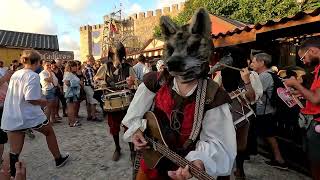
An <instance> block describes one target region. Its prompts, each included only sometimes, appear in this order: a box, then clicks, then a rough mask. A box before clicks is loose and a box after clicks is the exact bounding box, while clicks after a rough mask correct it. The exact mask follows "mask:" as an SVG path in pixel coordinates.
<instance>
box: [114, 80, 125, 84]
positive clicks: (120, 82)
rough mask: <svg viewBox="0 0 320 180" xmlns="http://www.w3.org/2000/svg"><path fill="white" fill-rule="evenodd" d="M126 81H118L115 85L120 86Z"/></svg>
mask: <svg viewBox="0 0 320 180" xmlns="http://www.w3.org/2000/svg"><path fill="white" fill-rule="evenodd" d="M126 81H127V80H123V81H119V82H117V83H115V84H116V85H117V84H122V83H124V82H126Z"/></svg>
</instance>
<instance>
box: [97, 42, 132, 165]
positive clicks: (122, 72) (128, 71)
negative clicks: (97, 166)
mask: <svg viewBox="0 0 320 180" xmlns="http://www.w3.org/2000/svg"><path fill="white" fill-rule="evenodd" d="M112 50H113V52H109V56H110V58H112V62H111V61H109V62H107V63H106V64H103V65H102V66H101V67H100V69H99V70H98V72H97V74H96V76H95V79H100V80H101V79H104V82H105V83H106V84H107V86H108V87H110V89H112V90H114V91H120V90H123V89H125V88H126V86H117V85H116V83H118V82H125V81H126V79H127V78H128V77H131V78H133V79H136V75H135V73H134V70H133V68H132V67H131V65H129V64H128V63H126V62H124V61H125V59H124V58H125V49H124V46H123V45H122V44H121V43H119V44H117V45H116V47H115V48H113V49H112ZM116 61H117V62H116ZM122 84H123V83H122ZM134 89H135V85H133V86H132V87H130V90H131V91H132V92H133V93H134V91H135V90H134ZM100 97H101V96H100ZM125 114H126V110H120V111H115V112H108V113H106V116H107V123H108V125H109V128H110V134H111V135H112V136H113V140H114V143H115V146H116V149H115V152H114V155H113V158H112V159H113V160H114V161H117V160H119V157H120V150H121V148H120V144H119V132H120V126H121V121H122V119H123V117H124V116H125ZM129 145H130V144H129ZM130 150H131V151H133V146H132V145H130Z"/></svg>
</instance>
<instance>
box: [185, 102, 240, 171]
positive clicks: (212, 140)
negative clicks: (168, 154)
mask: <svg viewBox="0 0 320 180" xmlns="http://www.w3.org/2000/svg"><path fill="white" fill-rule="evenodd" d="M236 152H237V144H236V132H235V129H234V126H233V121H232V115H231V112H230V109H229V105H228V104H227V103H225V104H223V105H220V106H218V107H215V108H213V109H210V110H208V111H206V113H205V116H204V119H203V122H202V131H201V132H200V140H199V141H198V143H197V145H196V149H195V150H194V151H191V152H189V154H188V155H187V156H186V159H187V160H189V161H194V160H201V161H202V162H203V163H204V166H205V169H206V172H207V173H208V174H209V175H211V176H226V175H230V174H231V171H232V168H233V163H234V160H235V157H236Z"/></svg>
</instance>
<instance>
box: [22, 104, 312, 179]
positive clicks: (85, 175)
mask: <svg viewBox="0 0 320 180" xmlns="http://www.w3.org/2000/svg"><path fill="white" fill-rule="evenodd" d="M83 105H84V104H83ZM81 109H82V111H81V117H83V118H81V122H82V124H83V125H82V126H81V127H78V128H69V127H68V126H67V122H66V120H64V122H63V123H61V124H57V125H55V126H54V129H55V132H56V135H57V137H58V141H59V144H60V148H61V150H62V152H68V153H70V154H71V157H72V158H71V161H70V162H68V163H67V164H66V166H65V167H63V168H61V169H56V168H55V166H54V161H53V158H52V157H51V155H50V153H49V150H48V149H47V146H46V143H45V137H44V136H42V135H41V134H39V133H35V135H36V138H35V139H33V140H31V139H29V138H28V137H27V138H26V142H25V145H24V149H23V153H22V156H21V158H22V159H23V160H24V161H25V162H26V164H27V176H28V180H128V179H131V167H130V163H129V148H128V146H127V144H126V143H125V142H123V141H122V143H121V145H122V149H123V155H122V157H121V159H120V161H119V162H113V161H111V157H112V153H113V150H114V146H113V142H112V138H111V136H109V135H108V133H107V129H108V128H107V125H106V123H105V122H100V123H97V122H87V121H86V120H85V118H84V117H85V111H84V107H82V108H81ZM263 161H264V158H262V157H261V156H257V157H255V158H253V159H251V160H250V161H249V162H247V163H246V165H245V167H246V171H247V177H248V180H278V179H279V180H309V178H307V177H306V176H304V175H301V174H299V173H297V172H295V171H280V170H277V169H274V168H271V167H268V166H266V165H265V164H264V163H263Z"/></svg>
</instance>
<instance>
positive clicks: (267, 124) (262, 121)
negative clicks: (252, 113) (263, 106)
mask: <svg viewBox="0 0 320 180" xmlns="http://www.w3.org/2000/svg"><path fill="white" fill-rule="evenodd" d="M255 122H256V130H257V131H256V132H257V135H258V136H260V137H263V138H267V137H274V136H275V135H276V127H277V126H276V119H275V118H274V116H273V114H264V115H257V117H256V121H255Z"/></svg>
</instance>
